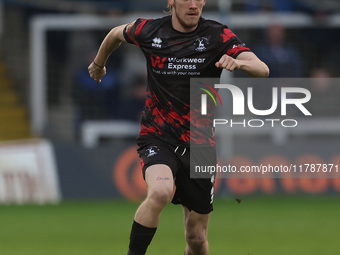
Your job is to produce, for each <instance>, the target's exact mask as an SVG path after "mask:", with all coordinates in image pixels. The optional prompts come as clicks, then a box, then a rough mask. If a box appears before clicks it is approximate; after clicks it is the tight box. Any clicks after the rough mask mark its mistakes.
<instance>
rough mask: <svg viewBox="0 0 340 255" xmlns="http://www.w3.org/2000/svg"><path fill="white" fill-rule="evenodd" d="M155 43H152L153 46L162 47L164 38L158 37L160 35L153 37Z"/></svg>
mask: <svg viewBox="0 0 340 255" xmlns="http://www.w3.org/2000/svg"><path fill="white" fill-rule="evenodd" d="M152 41H153V43H152V47H156V48H162V45H161V43H162V39H161V38H158V37H155V38H153V40H152Z"/></svg>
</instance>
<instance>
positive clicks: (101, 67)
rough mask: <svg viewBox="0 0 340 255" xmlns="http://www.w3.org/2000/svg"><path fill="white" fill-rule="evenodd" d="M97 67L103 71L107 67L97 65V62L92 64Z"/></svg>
mask: <svg viewBox="0 0 340 255" xmlns="http://www.w3.org/2000/svg"><path fill="white" fill-rule="evenodd" d="M92 63H93V64H94V65H95V66H96V67H98V68H100V69H103V68H104V67H105V65H103V66H102V65H99V64H97V63H96V62H95V61H93V62H92Z"/></svg>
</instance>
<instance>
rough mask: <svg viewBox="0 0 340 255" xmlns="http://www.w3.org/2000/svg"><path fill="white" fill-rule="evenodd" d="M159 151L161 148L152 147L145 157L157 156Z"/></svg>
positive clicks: (147, 150) (148, 149)
mask: <svg viewBox="0 0 340 255" xmlns="http://www.w3.org/2000/svg"><path fill="white" fill-rule="evenodd" d="M158 151H159V148H158V147H157V146H150V147H149V148H147V149H146V151H145V156H147V157H151V156H154V155H156V154H157V152H158Z"/></svg>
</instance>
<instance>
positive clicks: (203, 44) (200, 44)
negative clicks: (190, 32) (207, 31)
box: [195, 37, 209, 52]
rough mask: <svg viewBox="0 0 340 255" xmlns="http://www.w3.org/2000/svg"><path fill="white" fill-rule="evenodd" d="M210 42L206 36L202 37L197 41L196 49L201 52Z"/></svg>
mask: <svg viewBox="0 0 340 255" xmlns="http://www.w3.org/2000/svg"><path fill="white" fill-rule="evenodd" d="M208 44H209V40H208V39H207V38H206V37H200V38H198V39H197V40H196V41H195V50H196V51H199V52H202V51H205V50H206V49H207V48H206V45H208Z"/></svg>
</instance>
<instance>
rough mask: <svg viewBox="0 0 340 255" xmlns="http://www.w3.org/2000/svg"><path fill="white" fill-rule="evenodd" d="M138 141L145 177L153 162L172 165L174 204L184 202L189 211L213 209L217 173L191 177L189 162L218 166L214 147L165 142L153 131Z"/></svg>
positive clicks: (209, 210) (198, 211)
mask: <svg viewBox="0 0 340 255" xmlns="http://www.w3.org/2000/svg"><path fill="white" fill-rule="evenodd" d="M137 145H138V150H137V151H138V154H139V157H140V158H141V161H142V170H143V177H144V178H145V170H146V169H147V168H148V167H150V166H152V165H155V164H165V165H167V166H169V167H170V169H171V171H172V174H173V177H174V179H175V185H176V191H175V195H174V197H173V199H172V203H173V204H182V205H184V206H186V207H187V208H188V209H189V210H190V211H191V210H193V211H195V212H197V213H200V214H207V213H210V212H211V211H212V210H213V198H214V188H213V187H214V181H215V175H209V176H207V175H205V177H204V178H190V165H202V164H208V165H215V166H216V149H215V147H204V148H202V147H191V148H188V147H181V146H176V145H172V144H169V143H166V142H164V141H162V140H160V139H159V138H157V137H155V136H153V135H145V136H139V137H138V139H137ZM193 152H194V153H193ZM190 155H192V156H191V157H192V158H191V164H190ZM193 157H194V158H193ZM193 163H194V164H193ZM191 167H193V166H191Z"/></svg>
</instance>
